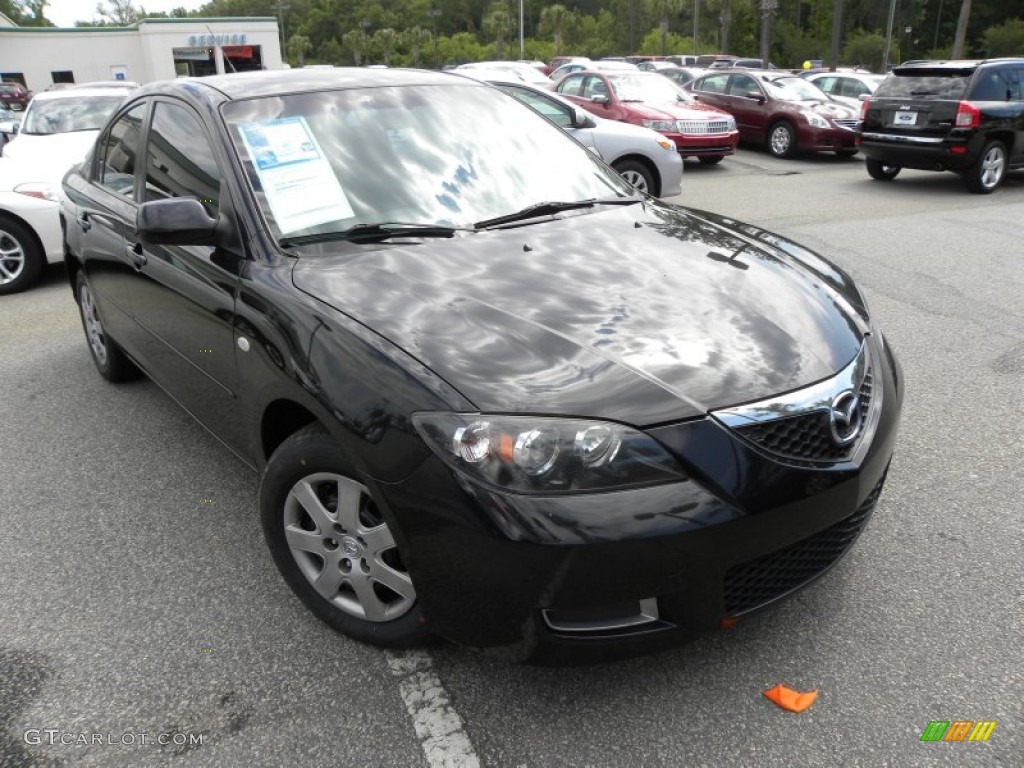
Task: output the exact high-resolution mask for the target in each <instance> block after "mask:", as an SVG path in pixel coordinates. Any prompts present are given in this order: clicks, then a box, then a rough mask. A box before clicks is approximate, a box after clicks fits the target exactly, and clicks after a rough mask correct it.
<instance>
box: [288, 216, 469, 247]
mask: <svg viewBox="0 0 1024 768" xmlns="http://www.w3.org/2000/svg"><path fill="white" fill-rule="evenodd" d="M460 229H464V228H463V227H445V226H442V225H440V224H405V223H402V222H397V221H395V222H379V223H377V224H356V225H354V226H351V227H349V228H348V229H342V230H339V231H337V232H316V233H314V234H311V235H296V236H295V237H282V238H281V245H282V246H285V247H287V246H289V245H308V244H310V243H327V242H331V241H332V240H349V241H351V242H353V243H379V242H382V241H384V240H388V239H389V238H392V237H401V236H403V235H412V236H414V237H453V236H454V235H455V233H456V232H457V231H459V230H460Z"/></svg>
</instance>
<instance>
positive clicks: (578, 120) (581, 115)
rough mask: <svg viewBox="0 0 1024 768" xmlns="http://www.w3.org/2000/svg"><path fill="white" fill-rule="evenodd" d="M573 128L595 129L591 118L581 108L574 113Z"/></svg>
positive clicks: (574, 110) (577, 108)
mask: <svg viewBox="0 0 1024 768" xmlns="http://www.w3.org/2000/svg"><path fill="white" fill-rule="evenodd" d="M570 127H572V128H593V127H594V126H593V124H592V123H591V121H590V116H589V115H588V114H587V113H586V112H584V111H583V110H582V109H580V108H579V107H576V108H575V109H573V111H572V125H571V126H570Z"/></svg>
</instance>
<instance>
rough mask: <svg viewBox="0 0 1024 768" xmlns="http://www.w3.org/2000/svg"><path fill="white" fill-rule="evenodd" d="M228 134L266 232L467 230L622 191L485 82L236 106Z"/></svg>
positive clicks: (625, 189) (610, 175)
mask: <svg viewBox="0 0 1024 768" xmlns="http://www.w3.org/2000/svg"><path fill="white" fill-rule="evenodd" d="M224 113H225V117H226V119H227V122H228V125H229V127H230V129H231V135H232V139H233V141H234V143H235V148H236V151H237V153H238V156H239V158H241V160H242V163H243V165H244V166H245V168H246V170H247V172H248V175H249V179H250V181H251V183H252V186H253V189H254V190H255V192H256V197H257V199H258V200H259V203H260V205H261V207H262V209H263V212H264V215H265V216H266V218H267V220H268V222H270V223H271V226H272V228H273V229H274V232H275V235H277V236H278V237H280V236H282V235H287V236H288V237H289V238H292V237H295V236H299V235H313V234H320V233H328V232H338V231H340V230H344V229H348V228H350V227H352V226H354V225H356V224H370V223H376V222H382V221H383V222H390V221H394V222H415V223H419V224H432V225H440V226H455V227H465V226H472V223H473V222H475V221H481V220H486V219H491V218H494V217H498V216H502V215H505V214H509V213H512V212H514V211H519V210H521V209H523V208H526V207H527V206H530V205H533V204H536V203H538V202H542V201H543V202H547V201H560V202H574V201H580V200H587V199H593V198H599V199H600V198H615V197H630V196H632V195H633V190H632V188H631V187H630V186H629V185H627V184H626V183H625V182H624V181H622V179H621V178H620V177H619V176H618V175H617V174H615V173H614V172H613V171H611V170H609V169H607V168H606V167H605V166H604V165H603V164H601V163H600V162H599V161H598V160H597V159H596V158H595V157H594V156H593V155H592V153H590V152H588V151H587V150H586V149H584V148H583V147H581V146H580V145H578V144H577V143H576V142H574V141H573V140H571V139H569V138H568V137H567V136H566V135H565V134H564V133H563V132H562V131H561V130H559V129H558V128H556V127H555V126H553V125H552V124H551V123H549V122H548V121H547V120H545V119H544V118H542V117H540V116H539V115H537V114H536V113H535V112H533V110H531V109H529V108H528V107H525V106H523V105H522V104H520V103H519V102H517V101H516V100H515V99H513V98H512V97H510V96H508V95H507V94H504V93H502V92H501V91H499V90H497V89H494V88H491V87H489V86H481V85H476V84H464V83H461V82H460V83H459V84H457V85H451V86H447V85H445V86H410V87H379V88H362V89H351V90H339V91H320V92H317V93H306V94H294V95H288V96H275V97H266V98H258V99H251V100H245V101H238V102H234V103H231V104H229V105H227V106H226V107H225V108H224Z"/></svg>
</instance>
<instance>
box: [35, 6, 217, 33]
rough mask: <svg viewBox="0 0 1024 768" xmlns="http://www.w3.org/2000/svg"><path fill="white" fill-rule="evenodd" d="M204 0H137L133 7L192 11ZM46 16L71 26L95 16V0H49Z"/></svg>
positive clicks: (64, 25) (56, 22)
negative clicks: (180, 8)
mask: <svg viewBox="0 0 1024 768" xmlns="http://www.w3.org/2000/svg"><path fill="white" fill-rule="evenodd" d="M204 2H205V0H137V1H136V2H135V7H136V8H137V7H139V6H140V5H141V6H142V7H143V8H145V9H146V10H147V11H155V12H160V11H170V10H172V9H174V8H179V7H182V8H187V9H188V10H190V11H193V10H195V9H197V8H199V7H200V6H201V5H203V4H204ZM44 13H45V14H46V18H47V19H49V20H50V21H52V22H53V23H54V24H56V25H57V26H58V27H73V26H74V25H75V22H76V21H85V20H91V19H94V18H97V15H96V0H49V2H48V3H47V4H46V10H45V11H44Z"/></svg>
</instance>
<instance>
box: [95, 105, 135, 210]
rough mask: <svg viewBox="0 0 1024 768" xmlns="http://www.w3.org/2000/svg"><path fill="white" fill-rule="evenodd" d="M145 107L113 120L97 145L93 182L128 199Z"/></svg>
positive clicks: (133, 184) (132, 181)
mask: <svg viewBox="0 0 1024 768" xmlns="http://www.w3.org/2000/svg"><path fill="white" fill-rule="evenodd" d="M145 121H146V104H145V103H142V104H139V105H138V106H136V107H135V108H133V109H131V110H130V111H128V112H127V113H125V114H124V115H122V116H121V117H119V118H118V119H117V122H115V123H114V124H113V125H112V126H110V130H108V131H107V133H106V135H105V136H104V137H103V141H102V143H101V145H100V158H99V167H98V168H97V169H96V176H95V178H94V180H95V181H96V183H98V184H100V185H101V186H104V187H106V188H107V189H109V190H110V191H111V192H113V193H115V194H118V195H123V196H125V197H129V198H130V197H132V194H133V193H134V191H135V165H136V162H135V158H136V157H137V156H138V153H139V147H140V145H141V143H142V125H143V123H145Z"/></svg>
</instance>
